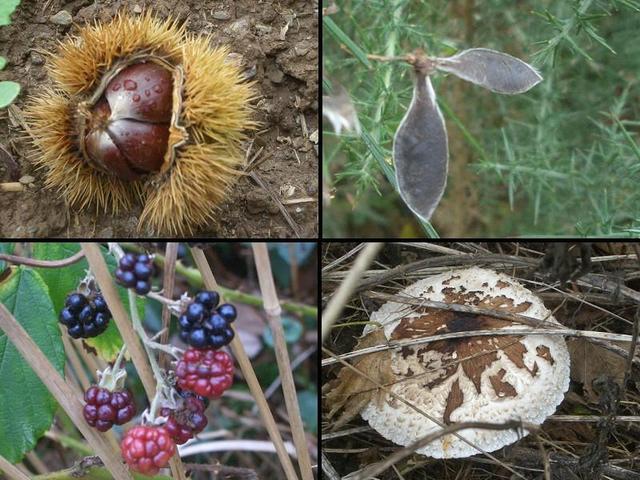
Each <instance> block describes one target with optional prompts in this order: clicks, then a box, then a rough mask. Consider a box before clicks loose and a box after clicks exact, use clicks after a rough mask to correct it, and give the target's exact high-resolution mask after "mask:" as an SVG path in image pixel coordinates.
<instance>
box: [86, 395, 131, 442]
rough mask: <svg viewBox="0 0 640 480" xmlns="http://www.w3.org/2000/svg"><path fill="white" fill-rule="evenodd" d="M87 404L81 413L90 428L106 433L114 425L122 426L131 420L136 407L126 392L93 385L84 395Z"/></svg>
mask: <svg viewBox="0 0 640 480" xmlns="http://www.w3.org/2000/svg"><path fill="white" fill-rule="evenodd" d="M84 400H85V402H87V404H86V405H85V406H84V409H83V411H82V413H83V414H84V419H85V420H86V421H87V423H88V424H89V425H91V426H92V427H96V429H98V430H99V431H101V432H106V431H107V430H109V429H110V428H111V427H112V426H113V425H114V424H115V425H123V424H125V423H127V422H128V421H129V420H131V419H132V418H133V416H134V415H135V413H136V406H135V404H134V403H133V397H132V395H131V393H130V392H129V391H128V390H114V391H113V392H111V391H109V390H107V389H106V388H102V387H98V386H97V385H93V386H91V387H89V389H88V390H87V391H86V392H85V393H84Z"/></svg>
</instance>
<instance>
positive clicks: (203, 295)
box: [196, 291, 220, 309]
mask: <svg viewBox="0 0 640 480" xmlns="http://www.w3.org/2000/svg"><path fill="white" fill-rule="evenodd" d="M219 301H220V295H218V293H217V292H208V291H205V292H200V293H198V294H197V295H196V302H197V303H201V304H202V305H203V306H204V307H205V308H207V309H212V308H216V306H217V305H218V302H219Z"/></svg>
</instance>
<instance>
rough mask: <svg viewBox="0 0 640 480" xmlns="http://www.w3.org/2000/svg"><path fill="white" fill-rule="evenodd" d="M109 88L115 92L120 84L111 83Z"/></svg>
mask: <svg viewBox="0 0 640 480" xmlns="http://www.w3.org/2000/svg"><path fill="white" fill-rule="evenodd" d="M111 90H113V91H114V92H117V91H118V90H120V84H119V83H116V84H114V85H113V87H111Z"/></svg>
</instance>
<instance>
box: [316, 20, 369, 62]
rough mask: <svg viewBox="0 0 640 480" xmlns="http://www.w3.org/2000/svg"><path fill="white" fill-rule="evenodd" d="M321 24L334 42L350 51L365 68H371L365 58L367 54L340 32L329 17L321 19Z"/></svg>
mask: <svg viewBox="0 0 640 480" xmlns="http://www.w3.org/2000/svg"><path fill="white" fill-rule="evenodd" d="M322 24H323V25H324V27H325V28H326V29H327V31H328V32H329V33H330V34H331V35H333V36H334V37H335V38H336V40H338V41H339V42H340V43H343V44H344V46H345V47H347V48H348V49H349V50H351V53H353V55H354V56H355V57H356V58H357V59H358V60H360V61H361V62H362V64H363V65H365V66H366V67H367V68H371V62H370V61H369V59H368V58H367V54H366V53H364V50H362V49H361V48H360V47H359V46H358V45H356V43H355V42H354V41H353V40H351V38H349V36H348V35H347V34H346V33H344V32H343V31H342V29H341V28H340V27H339V26H338V25H337V24H336V23H335V22H334V21H333V20H332V19H331V18H329V17H322Z"/></svg>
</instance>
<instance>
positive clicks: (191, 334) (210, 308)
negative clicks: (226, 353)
mask: <svg viewBox="0 0 640 480" xmlns="http://www.w3.org/2000/svg"><path fill="white" fill-rule="evenodd" d="M219 301H220V296H219V295H218V294H217V293H216V292H208V291H204V292H200V293H198V294H197V295H196V297H195V299H194V301H193V302H191V303H190V304H189V306H188V307H187V309H186V310H185V311H184V312H183V313H182V315H180V318H179V319H178V323H179V324H180V338H182V340H183V341H184V342H185V343H188V344H189V345H191V346H192V347H195V348H221V347H223V346H225V345H227V344H229V342H231V340H233V336H234V333H233V329H232V328H231V326H230V323H231V322H233V321H234V320H235V319H236V308H235V307H234V306H233V305H231V304H228V303H224V304H222V305H220V306H218V302H219ZM216 307H217V308H216Z"/></svg>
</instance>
